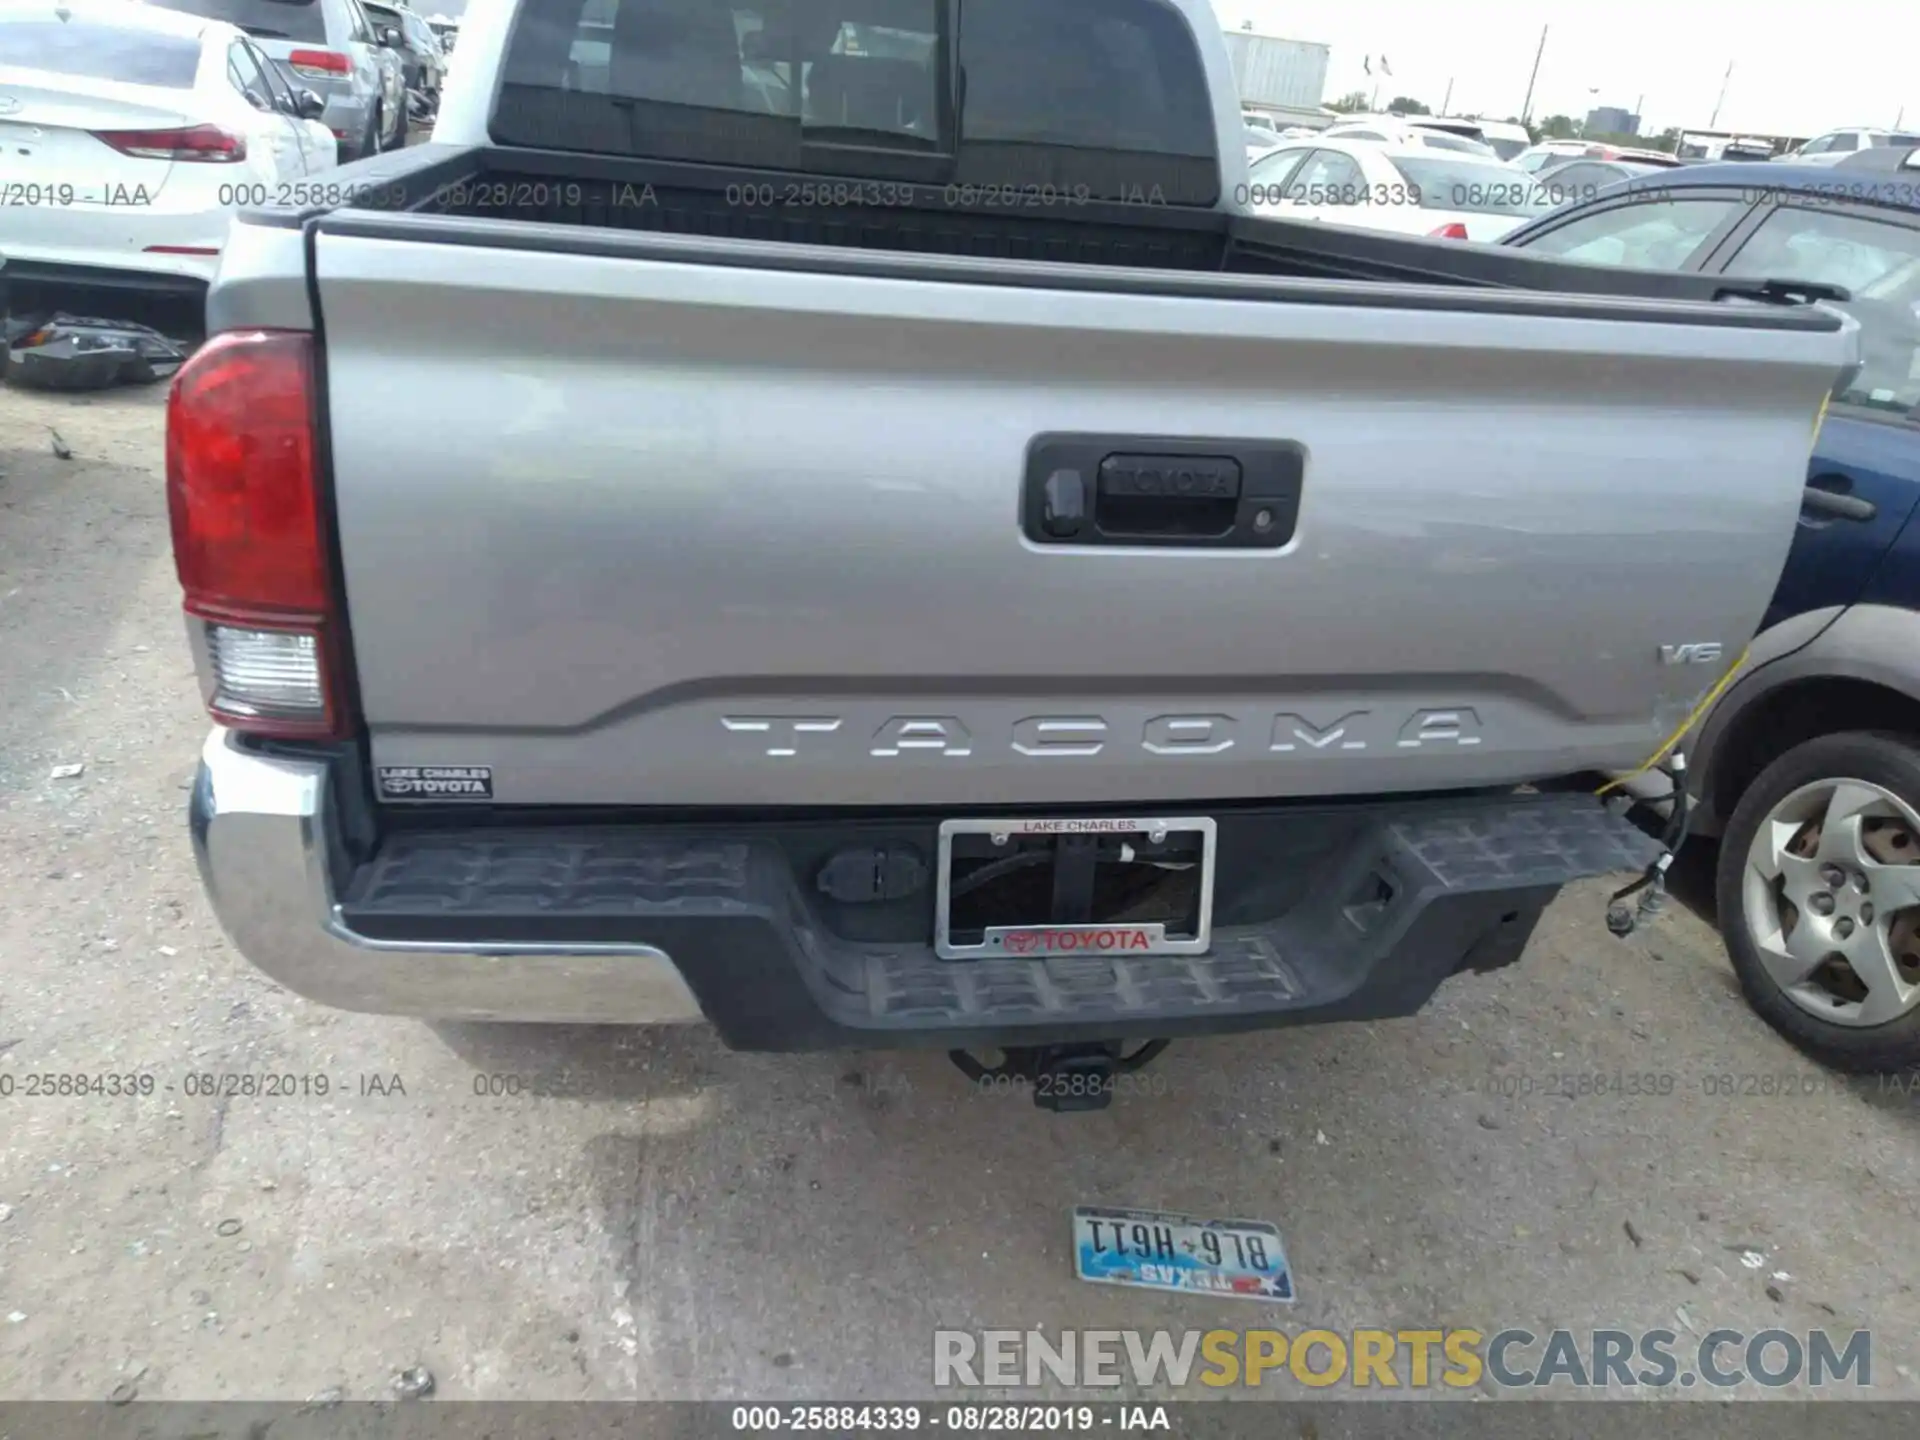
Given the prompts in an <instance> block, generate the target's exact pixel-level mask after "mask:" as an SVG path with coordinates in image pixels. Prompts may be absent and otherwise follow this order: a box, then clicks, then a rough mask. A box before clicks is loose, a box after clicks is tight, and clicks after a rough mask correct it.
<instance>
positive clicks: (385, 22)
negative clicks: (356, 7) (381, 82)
mask: <svg viewBox="0 0 1920 1440" xmlns="http://www.w3.org/2000/svg"><path fill="white" fill-rule="evenodd" d="M360 3H361V5H362V7H363V8H364V9H365V10H366V12H367V17H368V18H369V19H370V20H372V21H373V24H374V29H375V31H376V33H378V35H379V36H380V39H381V42H382V43H383V44H385V45H386V47H387V48H388V49H389V50H394V51H396V52H397V53H398V54H399V56H400V74H401V78H402V80H403V81H404V82H405V83H406V87H407V89H408V90H410V91H415V92H418V93H419V94H421V95H424V96H426V97H427V99H428V100H429V102H431V103H434V104H437V103H438V101H439V96H440V87H441V85H442V83H443V82H444V81H445V80H446V76H447V58H446V54H445V52H443V51H442V50H441V48H440V42H439V41H438V40H436V39H435V38H434V35H433V31H432V30H431V29H429V28H428V26H427V22H426V21H424V20H422V19H421V18H420V17H419V16H418V15H416V14H414V13H413V11H411V10H409V9H407V7H406V6H404V5H386V4H382V3H380V0H360Z"/></svg>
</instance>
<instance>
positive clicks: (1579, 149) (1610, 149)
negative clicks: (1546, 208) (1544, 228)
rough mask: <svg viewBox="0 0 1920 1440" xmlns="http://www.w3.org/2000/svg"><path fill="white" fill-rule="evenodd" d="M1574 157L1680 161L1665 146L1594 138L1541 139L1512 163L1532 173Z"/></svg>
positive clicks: (1663, 163)
mask: <svg viewBox="0 0 1920 1440" xmlns="http://www.w3.org/2000/svg"><path fill="white" fill-rule="evenodd" d="M1575 160H1618V161H1624V162H1626V163H1629V164H1633V165H1645V166H1653V167H1661V168H1671V167H1673V166H1675V165H1679V164H1682V163H1683V162H1682V161H1681V160H1680V159H1679V158H1678V157H1676V156H1673V155H1669V154H1667V152H1666V151H1664V150H1637V149H1633V148H1630V147H1627V146H1622V145H1603V144H1601V143H1599V142H1598V141H1595V140H1543V141H1541V142H1540V144H1538V145H1534V146H1530V147H1529V148H1527V149H1525V150H1523V151H1521V152H1520V153H1519V154H1518V155H1516V156H1515V157H1514V159H1513V163H1514V164H1515V165H1518V166H1519V167H1520V168H1521V169H1522V170H1526V171H1530V172H1531V173H1533V174H1535V175H1541V174H1545V173H1546V172H1547V171H1549V170H1552V169H1555V168H1556V167H1558V166H1561V165H1566V164H1569V163H1571V162H1572V161H1575Z"/></svg>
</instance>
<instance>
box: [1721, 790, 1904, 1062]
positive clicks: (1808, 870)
mask: <svg viewBox="0 0 1920 1440" xmlns="http://www.w3.org/2000/svg"><path fill="white" fill-rule="evenodd" d="M1741 910H1742V911H1743V912H1744V914H1743V916H1742V920H1743V922H1744V923H1745V925H1746V927H1747V934H1748V935H1749V936H1750V937H1751V938H1752V940H1753V943H1754V946H1755V947H1756V948H1757V949H1758V950H1759V952H1760V961H1761V963H1762V964H1763V965H1764V966H1765V967H1766V971H1767V974H1768V975H1770V976H1771V977H1772V978H1773V982H1774V983H1775V984H1776V985H1778V986H1779V987H1780V989H1781V990H1782V991H1783V992H1784V993H1785V994H1786V995H1787V996H1788V997H1789V998H1790V999H1791V1000H1792V1001H1793V1002H1794V1003H1795V1004H1796V1005H1798V1006H1800V1008H1801V1009H1803V1010H1805V1011H1807V1012H1808V1013H1810V1014H1813V1015H1817V1016H1819V1017H1820V1018H1821V1019H1822V1020H1827V1021H1831V1022H1832V1023H1834V1024H1836V1025H1884V1024H1886V1023H1887V1022H1888V1021H1889V1020H1896V1019H1898V1018H1899V1017H1900V1016H1902V1015H1904V1014H1906V1013H1907V1012H1908V1011H1909V1010H1911V1009H1913V1008H1914V1006H1915V1005H1916V1004H1920V814H1916V813H1915V812H1914V810H1913V808H1912V807H1911V806H1910V805H1908V804H1907V803H1906V802H1905V801H1904V800H1902V799H1900V797H1899V796H1897V795H1895V794H1894V793H1893V792H1892V791H1890V790H1884V789H1882V788H1881V787H1880V786H1878V785H1873V784H1869V783H1868V782H1867V781H1865V780H1821V781H1818V782H1816V783H1815V784H1812V785H1803V786H1801V787H1800V788H1799V789H1798V790H1796V791H1794V792H1793V793H1792V794H1791V795H1789V796H1787V797H1786V799H1784V800H1782V801H1781V802H1780V803H1779V804H1778V805H1776V806H1774V807H1773V812H1772V813H1771V814H1770V815H1768V816H1767V818H1766V820H1765V821H1764V822H1763V823H1762V824H1761V826H1760V831H1759V833H1758V834H1757V835H1755V836H1754V837H1753V844H1752V845H1751V846H1750V847H1749V848H1748V850H1747V868H1746V873H1745V876H1744V877H1743V880H1742V885H1741Z"/></svg>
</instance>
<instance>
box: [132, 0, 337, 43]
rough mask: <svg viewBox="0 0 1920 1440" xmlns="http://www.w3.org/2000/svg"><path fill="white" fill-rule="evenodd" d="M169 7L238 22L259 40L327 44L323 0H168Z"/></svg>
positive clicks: (234, 23) (230, 23) (230, 22)
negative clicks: (321, 1)
mask: <svg viewBox="0 0 1920 1440" xmlns="http://www.w3.org/2000/svg"><path fill="white" fill-rule="evenodd" d="M166 8H167V9H169V10H180V11H183V12H185V13H186V14H188V15H204V16H205V17H206V18H207V19H209V20H224V21H226V22H227V23H228V24H229V25H236V26H238V27H239V28H240V29H242V30H244V31H246V32H247V34H249V35H251V36H253V37H254V38H255V39H256V40H304V41H313V42H318V43H321V44H324V43H325V42H326V38H327V17H326V14H325V12H324V11H322V10H321V8H320V0H166Z"/></svg>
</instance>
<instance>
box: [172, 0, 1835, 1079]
mask: <svg viewBox="0 0 1920 1440" xmlns="http://www.w3.org/2000/svg"><path fill="white" fill-rule="evenodd" d="M468 14H469V19H468V22H467V24H466V26H465V27H464V29H463V34H462V39H461V47H460V48H461V65H460V66H459V67H457V69H456V72H455V74H454V75H453V77H452V78H451V79H450V81H449V85H448V90H447V94H446V97H445V101H444V105H443V108H442V111H441V115H440V120H439V123H438V126H437V127H436V129H435V132H434V136H433V141H432V143H430V144H427V145H423V146H420V147H417V148H415V149H413V150H410V151H407V152H405V153H401V154H394V155H388V156H383V157H378V158H374V159H369V160H366V161H363V162H360V163H358V164H355V165H352V166H348V167H345V168H343V169H342V170H340V171H339V172H338V175H337V177H330V181H329V185H330V189H329V192H328V193H327V194H326V195H324V196H318V197H316V199H317V201H318V202H319V203H315V204H312V205H309V206H306V207H304V208H300V209H284V210H267V211H258V212H250V213H247V214H245V215H242V216H241V217H239V218H238V219H237V221H236V223H235V225H234V227H233V232H232V236H231V238H230V241H229V243H228V245H227V247H226V251H225V256H224V259H223V262H222V267H221V271H220V275H219V279H218V282H217V284H216V285H215V286H214V289H213V291H212V294H211V297H210V299H209V304H208V313H209V320H210V328H211V330H212V331H213V332H215V333H214V337H213V339H212V340H211V341H210V342H209V343H208V344H207V345H206V347H205V348H204V349H203V350H201V351H200V353H199V354H198V355H197V356H196V357H195V358H194V359H193V361H192V362H191V363H190V364H189V365H188V366H187V367H186V369H185V370H184V371H183V372H182V374H181V376H180V377H179V379H178V382H177V384H176V387H175V389H174V392H173V395H172V398H171V402H170V409H169V417H168V486H169V496H170V501H171V510H172V516H173V527H174V539H175V546H176V553H177V557H178V566H179V572H180V578H181V581H182V585H183V587H184V589H185V592H186V610H187V615H188V620H189V630H190V633H191V636H192V643H193V646H194V649H195V653H196V657H197V660H198V663H199V668H200V673H201V676H202V679H203V684H204V688H205V693H206V697H207V704H208V708H209V710H210V712H211V714H212V717H213V719H214V722H215V728H214V731H213V733H212V735H211V736H210V738H209V739H208V741H207V743H206V747H205V752H204V756H203V766H202V769H201V771H200V777H199V782H198V785H197V787H196V788H195V791H194V797H193V815H192V823H193V833H194V838H195V842H196V845H197V847H198V852H199V856H200V860H201V865H202V872H203V875H204V877H205V881H206V885H207V888H208V890H209V891H210V893H211V895H212V898H213V901H214V904H215V906H216V908H217V910H218V912H219V914H220V917H221V920H222V921H223V923H224V924H225V926H226V928H227V930H228V931H229V933H230V934H231V935H232V937H233V938H234V940H235V942H236V943H237V944H238V946H239V948H240V949H241V950H242V951H243V952H244V953H245V954H246V955H247V956H248V957H249V958H250V959H251V960H252V961H254V962H255V963H256V964H258V965H259V966H260V967H261V968H262V969H264V970H265V971H267V972H268V973H269V974H271V975H273V976H274V977H276V978H277V979H279V980H280V981H282V982H283V983H284V984H286V985H287V986H289V987H291V988H292V989H294V990H296V991H299V992H301V993H302V994H305V995H308V996H311V997H313V998H315V999H318V1000H321V1001H324V1002H326V1003H328V1004H332V1005H336V1006H342V1007H346V1008H350V1009H357V1010H369V1011H379V1012H390V1013H404V1014H416V1015H425V1016H437V1017H448V1018H463V1019H469V1020H512V1021H560V1022H608V1023H621V1024H628V1023H633V1024H653V1023H661V1022H670V1021H694V1020H700V1019H703V1018H704V1019H705V1020H706V1021H708V1022H710V1023H712V1024H713V1025H714V1026H716V1027H717V1028H718V1030H719V1032H720V1034H721V1035H722V1036H723V1038H724V1039H725V1040H726V1042H727V1043H728V1044H730V1045H733V1046H735V1047H739V1048H744V1049H800V1048H817V1047H837V1046H847V1047H885V1046H896V1045H933V1046H940V1047H944V1048H948V1049H950V1050H954V1051H972V1050H976V1049H982V1048H993V1049H998V1050H1001V1051H1003V1052H1005V1053H1006V1055H1007V1056H1008V1060H1007V1061H1006V1062H1005V1063H1007V1064H1010V1065H1020V1066H1025V1067H1026V1068H1027V1069H1029V1070H1038V1071H1047V1070H1058V1069H1062V1068H1075V1067H1078V1068H1080V1069H1086V1070H1091V1071H1096V1072H1098V1071H1102V1070H1104V1069H1106V1068H1109V1067H1111V1066H1113V1065H1117V1064H1125V1063H1128V1062H1129V1061H1131V1060H1132V1059H1134V1058H1137V1056H1138V1054H1139V1053H1140V1052H1139V1051H1138V1050H1135V1051H1132V1052H1131V1053H1129V1051H1128V1047H1129V1046H1132V1045H1136V1044H1140V1043H1142V1042H1152V1041H1160V1040H1165V1039H1168V1038H1172V1037H1178V1036H1183V1035H1192V1034H1197V1033H1208V1032H1216V1031H1228V1030H1241V1029H1251V1028H1257V1027H1265V1026H1278V1025H1286V1024H1297V1023H1307V1022H1316V1021H1330V1020H1350V1019H1366V1018H1374V1017H1382V1016H1393V1015H1403V1014H1407V1013H1411V1012H1412V1011H1414V1010H1416V1009H1418V1008H1419V1007H1420V1006H1421V1005H1422V1004H1423V1003H1424V1002H1425V1000H1426V999H1427V998H1428V997H1429V996H1430V995H1431V994H1432V992H1433V991H1434V990H1435V988H1436V987H1437V986H1438V985H1439V984H1440V983H1441V982H1442V981H1443V980H1444V979H1446V978H1447V977H1448V976H1450V975H1453V974H1455V973H1457V972H1460V971H1462V970H1486V969H1490V968H1493V967H1497V966H1500V965H1504V964H1507V963H1510V962H1511V961H1513V960H1515V959H1516V958H1518V956H1519V954H1520V952H1521V949H1522V947H1523V946H1524V945H1525V943H1526V940H1527V937H1528V935H1529V933H1530V931H1531V929H1532V927H1533V925H1534V922H1535V920H1536V918H1537V917H1538V916H1539V915H1540V913H1541V911H1542V909H1543V908H1544V907H1545V906H1546V905H1547V904H1548V902H1549V901H1551V900H1552V899H1553V897H1554V895H1555V894H1556V892H1557V891H1558V890H1559V889H1560V887H1561V886H1562V885H1563V884H1564V883H1565V882H1567V881H1569V880H1572V879H1575V878H1577V877H1581V876H1587V875H1594V874H1601V873H1608V872H1614V871H1624V872H1629V873H1631V872H1633V871H1636V870H1639V869H1640V868H1641V867H1642V866H1643V865H1646V864H1647V863H1648V861H1649V860H1650V858H1651V856H1652V850H1653V848H1654V847H1652V842H1650V841H1649V840H1648V839H1647V838H1646V837H1644V836H1643V835H1641V833H1640V832H1639V831H1638V830H1636V829H1634V828H1633V827H1632V826H1630V825H1629V824H1628V823H1626V822H1625V821H1624V820H1622V819H1620V818H1619V817H1618V816H1616V815H1615V814H1613V813H1610V812H1609V811H1607V810H1606V809H1604V808H1603V807H1602V806H1601V805H1600V803H1599V802H1597V801H1595V800H1594V799H1592V798H1591V796H1590V795H1589V794H1588V793H1587V790H1588V789H1590V788H1591V786H1590V784H1589V785H1588V786H1586V787H1584V788H1582V789H1581V790H1580V791H1578V792H1577V793H1576V792H1575V791H1573V790H1572V789H1570V788H1568V787H1567V786H1565V785H1564V784H1562V783H1561V782H1563V781H1564V780H1565V779H1566V777H1570V776H1576V775H1579V774H1582V773H1583V772H1589V771H1619V770H1623V769H1627V768H1629V767H1632V766H1635V765H1636V764H1638V763H1639V762H1641V761H1643V760H1645V759H1646V758H1647V757H1648V756H1649V755H1650V754H1651V753H1652V752H1654V751H1655V749H1656V747H1658V746H1659V745H1660V744H1661V742H1662V740H1663V739H1664V738H1665V737H1667V736H1668V735H1669V734H1670V733H1671V732H1673V731H1674V730H1675V729H1676V727H1684V724H1685V722H1686V720H1687V717H1688V715H1689V712H1690V711H1691V710H1692V709H1693V708H1694V706H1695V704H1696V702H1697V701H1698V700H1699V699H1700V698H1701V696H1702V694H1703V692H1705V691H1707V690H1708V688H1709V687H1710V686H1711V685H1712V684H1713V682H1714V681H1715V680H1716V679H1717V678H1718V677H1719V676H1720V675H1721V674H1722V672H1723V671H1724V670H1725V669H1726V667H1727V665H1728V664H1729V663H1730V662H1731V661H1733V659H1734V658H1735V657H1736V656H1737V655H1738V653H1739V652H1740V650H1741V647H1742V645H1743V643H1744V642H1745V641H1746V639H1747V638H1748V637H1749V636H1750V635H1751V633H1752V632H1753V630H1754V627H1755V624H1756V622H1757V621H1758V619H1759V617H1760V615H1761V612H1762V609H1763V607H1764V606H1765V604H1766V601H1767V598H1768V595H1769V593H1770V591H1771V590H1772V588H1773V585H1774V582H1775V579H1776V577H1777V576H1778V574H1779V571H1780V568H1781V563H1782V560H1783V558H1784V556H1785V554H1786V551H1787V547H1788V543H1789V539H1790V537H1791V535H1792V532H1793V528H1794V524H1795V518H1796V515H1797V513H1798V510H1799V506H1800V502H1801V495H1802V489H1803V483H1804V480H1805V473H1806V461H1807V454H1808V450H1809V446H1810V444H1811V440H1812V436H1813V433H1814V430H1815V427H1816V424H1817V421H1818V416H1819V414H1820V412H1821V410H1822V408H1823V405H1824V403H1825V397H1826V396H1827V395H1828V393H1829V392H1830V390H1831V389H1832V388H1833V386H1834V384H1835V382H1836V379H1838V378H1839V377H1841V376H1842V375H1843V374H1845V373H1846V372H1847V371H1848V370H1849V368H1850V366H1852V364H1853V363H1854V361H1855V353H1856V347H1857V335H1856V330H1855V327H1854V326H1853V323H1852V322H1851V321H1849V320H1847V319H1845V318H1844V317H1842V316H1841V315H1839V314H1838V313H1837V312H1836V311H1834V310H1833V309H1831V308H1830V307H1826V306H1823V305H1820V304H1818V303H1811V302H1813V301H1817V299H1818V292H1817V291H1815V292H1811V293H1810V292H1807V291H1806V290H1804V289H1802V290H1799V291H1796V290H1795V289H1794V287H1792V286H1787V285H1780V284H1774V283H1770V282H1765V281H1730V280H1725V279H1711V278H1707V277H1702V276H1697V275H1686V274H1652V273H1639V272H1634V271H1623V270H1614V269H1603V268H1597V267H1596V268H1589V267H1584V266H1579V265H1573V264H1567V263H1562V262H1556V261H1551V260H1542V259H1534V258H1529V257H1528V256H1527V255H1526V254H1525V253H1523V252H1518V251H1503V250H1495V249H1481V248H1479V247H1474V246H1466V245H1460V244H1455V243H1451V242H1445V241H1429V240H1420V239H1408V238H1403V237H1400V236H1392V235H1383V234H1371V233H1366V232H1362V231H1358V230H1349V229H1344V228H1335V227H1328V226H1319V225H1305V224H1298V223H1292V222H1287V221H1283V220H1273V219H1266V218H1260V217H1257V216H1254V215H1252V214H1250V213H1248V208H1249V207H1247V206H1246V205H1245V203H1244V201H1245V199H1246V194H1245V192H1246V186H1247V179H1246V164H1245V159H1244V151H1243V147H1242V145H1241V142H1240V139H1239V135H1240V116H1239V106H1238V101H1237V98H1236V95H1235V90H1234V85H1233V81H1232V77H1231V73H1230V70H1229V66H1228V60H1227V56H1226V53H1225V49H1224V46H1223V42H1222V39H1221V36H1220V33H1219V29H1218V25H1217V22H1216V20H1215V18H1214V15H1213V12H1212V10H1211V9H1210V7H1209V6H1208V5H1207V3H1206V0H1049V3H1048V4H1045V5H1040V6H1035V5H1033V4H1032V3H1031V0H955V3H948V4H934V3H931V0H819V3H814V4H809V5H806V6H801V5H790V4H789V3H787V0H735V3H727V4H721V3H709V0H617V3H608V0H585V3H583V0H518V3H512V0H500V3H497V4H492V5H491V6H489V5H488V4H487V3H484V0H483V3H481V4H479V5H476V6H475V7H474V8H473V9H471V10H470V11H469V12H468ZM1436 203H1441V204H1444V203H1445V197H1439V198H1438V200H1437V202H1436Z"/></svg>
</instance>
